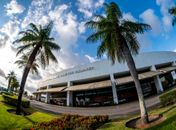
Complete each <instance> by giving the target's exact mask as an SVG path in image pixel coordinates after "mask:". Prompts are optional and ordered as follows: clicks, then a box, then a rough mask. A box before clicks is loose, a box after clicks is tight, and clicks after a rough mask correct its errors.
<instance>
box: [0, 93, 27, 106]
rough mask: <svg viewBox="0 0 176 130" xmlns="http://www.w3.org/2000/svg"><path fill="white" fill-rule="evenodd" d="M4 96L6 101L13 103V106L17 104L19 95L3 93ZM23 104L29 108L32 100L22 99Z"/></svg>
mask: <svg viewBox="0 0 176 130" xmlns="http://www.w3.org/2000/svg"><path fill="white" fill-rule="evenodd" d="M2 97H3V99H4V102H5V103H7V104H9V105H12V106H17V102H18V99H17V96H10V95H6V94H3V95H2ZM21 105H22V107H25V108H29V107H30V101H27V100H25V99H22V101H21Z"/></svg>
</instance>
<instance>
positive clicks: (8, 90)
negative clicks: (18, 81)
mask: <svg viewBox="0 0 176 130" xmlns="http://www.w3.org/2000/svg"><path fill="white" fill-rule="evenodd" d="M10 83H11V79H9V82H8V88H7V92H10Z"/></svg>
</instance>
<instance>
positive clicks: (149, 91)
mask: <svg viewBox="0 0 176 130" xmlns="http://www.w3.org/2000/svg"><path fill="white" fill-rule="evenodd" d="M140 83H141V87H142V91H143V94H144V96H145V97H147V96H150V95H153V94H156V93H157V92H156V87H155V83H154V80H153V78H149V79H145V80H141V81H140ZM117 95H118V99H119V103H124V102H129V101H134V100H137V99H138V97H137V92H136V88H135V85H134V83H133V82H132V83H128V84H124V85H120V86H117Z"/></svg>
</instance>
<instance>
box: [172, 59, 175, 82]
mask: <svg viewBox="0 0 176 130" xmlns="http://www.w3.org/2000/svg"><path fill="white" fill-rule="evenodd" d="M172 66H176V61H173V62H172ZM171 75H172V78H173V80H174V83H175V79H176V78H175V75H176V70H175V71H172V72H171Z"/></svg>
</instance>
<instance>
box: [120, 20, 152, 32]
mask: <svg viewBox="0 0 176 130" xmlns="http://www.w3.org/2000/svg"><path fill="white" fill-rule="evenodd" d="M121 27H122V29H126V30H125V31H129V32H132V33H144V31H147V30H151V26H150V25H148V24H144V23H136V22H132V21H129V20H123V21H122V24H121Z"/></svg>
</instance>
